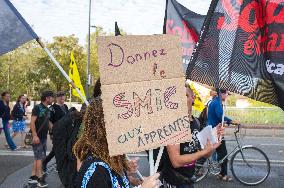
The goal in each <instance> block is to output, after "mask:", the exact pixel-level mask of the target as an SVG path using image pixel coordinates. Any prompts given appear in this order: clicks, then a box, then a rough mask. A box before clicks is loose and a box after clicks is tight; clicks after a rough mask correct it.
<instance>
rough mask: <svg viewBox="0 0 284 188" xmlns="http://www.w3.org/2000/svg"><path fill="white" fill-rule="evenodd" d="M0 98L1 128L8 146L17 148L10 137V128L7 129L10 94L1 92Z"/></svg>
mask: <svg viewBox="0 0 284 188" xmlns="http://www.w3.org/2000/svg"><path fill="white" fill-rule="evenodd" d="M1 99H2V100H0V118H2V123H3V129H4V133H5V137H6V142H7V144H8V146H9V148H10V149H11V150H12V151H14V150H17V146H16V144H15V143H14V142H13V139H12V138H11V135H10V130H9V120H10V107H9V102H10V94H9V93H8V92H3V93H2V94H1Z"/></svg>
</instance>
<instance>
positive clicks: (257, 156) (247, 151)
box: [195, 124, 270, 186]
mask: <svg viewBox="0 0 284 188" xmlns="http://www.w3.org/2000/svg"><path fill="white" fill-rule="evenodd" d="M239 132H240V124H238V125H236V127H235V131H234V135H235V140H236V142H237V145H236V146H235V148H234V149H233V150H232V151H231V152H230V153H228V154H227V155H226V156H225V157H224V158H223V159H221V160H220V161H219V162H218V161H213V160H212V159H210V158H209V159H204V160H203V161H202V160H199V161H197V162H196V164H195V171H196V172H198V173H199V174H198V175H197V174H196V175H195V176H196V179H195V182H199V181H201V180H202V179H204V178H205V177H206V176H207V175H208V174H209V173H211V174H213V175H217V174H219V173H220V171H221V164H222V163H223V162H224V160H225V159H228V158H229V156H231V155H232V157H231V160H230V169H231V172H232V174H233V176H234V178H235V179H236V180H238V181H239V182H240V183H242V184H244V185H248V186H253V185H259V184H261V183H263V182H264V181H265V180H266V179H267V177H268V176H269V174H270V161H269V159H268V157H267V155H266V154H265V153H264V152H263V151H262V150H261V149H259V148H257V147H255V146H252V145H245V146H242V145H241V143H240V141H239V138H238V134H239ZM250 172H252V173H251V174H249V173H250Z"/></svg>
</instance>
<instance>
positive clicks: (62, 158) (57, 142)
mask: <svg viewBox="0 0 284 188" xmlns="http://www.w3.org/2000/svg"><path fill="white" fill-rule="evenodd" d="M81 123H82V116H81V114H80V113H79V112H77V111H74V112H69V113H68V114H67V115H66V116H64V117H63V118H61V119H60V120H59V121H57V122H56V123H55V126H53V128H52V131H53V140H52V143H53V149H54V152H55V159H56V164H57V171H58V175H59V178H60V180H61V182H62V184H63V185H64V187H65V188H74V187H75V182H74V180H75V177H76V173H77V166H76V157H75V156H74V154H73V153H72V147H73V145H74V144H75V142H76V140H77V134H78V132H79V128H80V125H81Z"/></svg>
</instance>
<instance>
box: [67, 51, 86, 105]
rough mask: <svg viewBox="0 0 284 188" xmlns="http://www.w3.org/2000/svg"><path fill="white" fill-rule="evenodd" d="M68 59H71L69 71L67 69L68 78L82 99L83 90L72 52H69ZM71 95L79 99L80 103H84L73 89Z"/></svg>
mask: <svg viewBox="0 0 284 188" xmlns="http://www.w3.org/2000/svg"><path fill="white" fill-rule="evenodd" d="M70 59H71V62H70V69H69V77H70V79H71V80H72V81H73V82H74V84H75V86H76V87H77V88H78V89H79V90H80V91H81V93H82V95H83V96H84V97H86V94H85V91H84V88H83V86H82V83H81V79H80V75H79V71H78V68H77V65H76V62H75V58H74V54H73V52H71V54H70ZM72 95H73V96H76V97H79V98H80V99H81V100H82V101H84V100H83V99H82V98H81V97H80V95H79V94H78V93H77V92H76V90H75V89H73V88H72Z"/></svg>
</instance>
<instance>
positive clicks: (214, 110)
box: [208, 89, 238, 181]
mask: <svg viewBox="0 0 284 188" xmlns="http://www.w3.org/2000/svg"><path fill="white" fill-rule="evenodd" d="M216 91H217V95H216V96H214V97H213V99H212V101H211V102H210V104H209V106H208V126H212V128H215V127H216V126H217V125H218V124H220V123H222V118H223V113H224V111H223V104H222V102H225V100H226V99H227V98H228V95H229V92H228V91H227V90H226V89H216ZM224 122H226V123H227V124H238V122H237V121H233V120H231V119H230V118H228V117H226V116H224ZM216 152H217V160H218V161H220V160H222V159H223V158H224V157H225V156H226V155H227V147H226V142H225V140H224V138H222V142H221V145H220V146H219V147H218V148H217V149H216ZM217 178H218V179H220V180H223V181H232V180H233V179H232V178H231V177H230V176H228V159H225V160H224V162H223V163H222V164H221V172H220V174H218V176H217Z"/></svg>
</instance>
